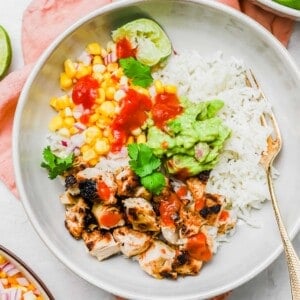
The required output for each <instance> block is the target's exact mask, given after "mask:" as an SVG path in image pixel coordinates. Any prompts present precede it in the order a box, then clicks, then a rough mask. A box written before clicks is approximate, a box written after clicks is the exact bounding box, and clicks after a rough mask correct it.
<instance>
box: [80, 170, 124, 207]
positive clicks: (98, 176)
mask: <svg viewBox="0 0 300 300" xmlns="http://www.w3.org/2000/svg"><path fill="white" fill-rule="evenodd" d="M76 178H77V180H78V182H79V188H80V192H82V187H83V184H84V183H85V182H93V183H94V187H93V189H94V191H93V192H94V193H91V199H89V201H92V202H94V201H95V200H98V201H102V202H104V203H105V204H116V203H117V199H116V197H115V195H116V193H117V189H118V186H117V184H116V182H115V178H114V175H113V174H112V173H111V172H103V171H101V170H99V169H97V168H86V169H84V170H82V171H80V172H78V173H77V175H76ZM89 193H90V192H89Z"/></svg>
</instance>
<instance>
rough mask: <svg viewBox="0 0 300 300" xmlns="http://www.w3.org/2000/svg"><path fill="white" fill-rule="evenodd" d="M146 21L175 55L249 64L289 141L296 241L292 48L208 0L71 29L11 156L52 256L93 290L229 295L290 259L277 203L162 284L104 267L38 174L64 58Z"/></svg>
mask: <svg viewBox="0 0 300 300" xmlns="http://www.w3.org/2000/svg"><path fill="white" fill-rule="evenodd" d="M141 16H146V17H149V18H152V19H154V20H156V21H157V22H158V23H159V24H161V26H162V27H163V28H164V29H165V30H166V32H167V34H168V35H169V37H170V39H171V41H172V43H173V46H174V49H175V50H176V51H181V50H184V49H196V50H198V51H200V53H201V54H202V55H209V54H210V53H212V52H215V51H217V50H221V51H222V52H223V53H224V56H225V57H228V56H235V57H237V58H240V59H242V60H243V61H244V62H245V63H246V64H247V66H248V67H249V68H251V69H252V71H253V72H254V74H255V76H256V78H257V80H258V82H259V83H260V86H261V88H262V89H263V91H264V93H265V95H266V96H267V98H268V99H269V100H270V101H271V103H272V104H273V107H274V111H275V113H276V116H277V118H278V122H279V126H280V128H281V131H282V135H283V138H284V148H283V150H282V153H281V155H280V158H279V160H278V161H277V168H278V169H279V171H280V174H281V175H280V177H279V179H278V180H277V181H276V192H277V195H278V198H279V200H280V207H281V210H282V216H283V219H284V221H285V223H286V226H287V229H288V232H289V234H290V235H291V237H293V236H295V234H296V233H297V231H298V229H299V225H300V210H299V205H298V201H299V200H298V199H297V195H298V194H299V188H298V185H299V184H298V182H300V172H299V170H300V159H299V149H300V122H299V115H300V101H299V99H300V73H299V70H298V69H297V67H296V64H295V63H294V61H293V60H292V58H291V57H290V56H289V54H288V52H287V50H286V49H285V48H284V47H283V46H282V45H281V44H280V43H279V42H278V41H277V40H276V39H275V38H274V37H273V36H272V35H271V34H270V33H269V32H268V31H267V30H266V29H264V28H263V27H262V26H260V25H259V24H258V23H257V22H255V21H253V20H251V19H250V18H249V17H247V16H245V15H244V14H242V13H240V12H238V11H236V10H234V9H231V8H229V7H227V6H225V5H222V4H220V3H217V2H214V1H210V0H206V1H205V0H199V1H183V0H164V1H161V0H148V1H121V2H118V3H114V4H111V5H109V6H106V7H103V8H100V9H99V10H96V11H94V12H92V13H91V14H89V15H87V16H86V17H84V18H83V19H81V20H80V21H78V22H77V23H75V24H74V25H73V26H71V27H70V28H69V29H68V30H66V31H65V32H64V33H63V34H62V35H61V36H60V37H58V38H57V39H56V40H55V41H54V43H53V44H52V45H51V46H50V47H49V48H48V49H47V50H46V51H45V53H44V54H43V55H42V57H41V58H40V59H39V61H38V62H37V63H36V65H35V68H34V70H33V72H32V73H31V75H30V77H29V79H28V81H27V83H26V85H25V87H24V89H23V92H22V95H21V97H20V100H19V103H18V107H17V111H16V115H15V122H14V132H13V154H14V165H15V174H16V180H17V186H18V190H19V193H20V196H21V198H22V203H23V205H24V207H25V210H26V212H27V214H28V216H29V218H30V220H31V222H32V224H33V225H34V227H35V229H36V230H37V232H38V233H39V235H40V236H41V238H42V239H43V241H44V242H45V243H46V245H47V246H48V247H49V248H50V249H51V251H53V253H54V254H55V255H56V256H57V257H58V258H59V259H60V260H61V261H62V262H63V263H65V264H66V265H67V266H68V267H69V268H70V269H71V270H73V271H74V272H75V273H76V274H78V275H79V276H81V277H82V278H84V279H85V280H87V281H89V282H90V283H92V284H94V285H96V286H98V287H100V288H103V289H105V290H107V291H110V292H112V293H114V294H116V295H120V296H123V297H126V298H130V299H139V300H142V299H143V300H145V299H147V300H157V299H164V300H167V299H169V300H191V299H194V300H195V299H200V298H209V297H212V296H215V295H218V294H221V293H223V292H226V291H228V290H231V289H233V288H235V287H237V286H239V285H241V284H243V283H245V282H246V281H248V280H250V279H251V278H253V277H254V276H255V275H257V274H258V273H259V272H260V271H262V270H263V269H265V268H266V267H267V266H269V265H270V264H271V263H272V262H273V261H274V260H275V258H276V257H277V256H278V255H279V254H280V252H281V251H282V245H281V241H280V238H279V233H278V229H277V227H276V223H275V218H274V215H273V211H272V208H271V205H270V203H267V204H265V205H264V206H263V208H262V210H260V211H257V212H254V213H253V214H254V217H255V219H256V220H257V222H258V223H259V224H260V225H261V226H260V228H251V227H249V226H246V225H244V226H239V227H238V230H237V233H236V234H235V235H234V236H233V237H232V238H231V239H230V242H229V243H227V244H225V245H223V246H222V248H221V249H220V251H219V252H218V254H217V255H216V256H215V257H214V259H213V261H212V262H211V263H209V264H206V265H205V267H204V268H203V269H202V270H201V272H200V274H199V275H198V276H193V277H185V278H180V279H178V280H176V281H174V280H168V279H166V280H156V279H154V278H151V277H150V276H148V275H147V274H145V273H144V272H143V271H142V270H141V269H140V268H139V265H138V264H137V263H136V262H133V261H131V260H128V259H124V258H123V257H121V256H118V257H113V258H111V259H108V260H105V261H102V262H98V261H96V259H95V258H94V257H91V256H90V255H88V254H87V253H86V252H85V250H84V245H83V242H82V241H76V240H74V239H73V238H72V237H71V236H70V234H69V233H68V231H67V230H66V229H65V227H64V207H63V206H62V205H61V203H60V201H59V198H58V197H59V194H60V193H61V192H63V187H62V185H61V183H60V182H58V181H50V180H49V179H48V178H47V175H46V173H45V170H43V169H42V168H41V167H40V163H41V159H42V149H43V148H44V147H45V144H46V138H45V137H46V135H47V133H48V131H47V124H48V121H49V120H50V118H51V116H52V112H51V109H50V108H49V99H50V98H51V97H53V96H55V95H58V94H59V93H60V91H59V87H58V78H59V74H60V72H61V70H62V65H63V62H64V60H65V59H66V58H70V57H71V58H72V57H73V58H74V57H77V56H78V55H79V53H81V51H82V49H84V47H85V46H86V44H87V43H89V42H91V41H99V42H100V43H101V44H104V45H105V44H106V42H107V41H108V40H109V39H110V33H111V30H113V29H115V28H117V27H118V26H120V25H121V24H122V23H125V22H126V21H129V20H132V19H135V18H138V17H141Z"/></svg>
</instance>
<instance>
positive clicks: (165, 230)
mask: <svg viewBox="0 0 300 300" xmlns="http://www.w3.org/2000/svg"><path fill="white" fill-rule="evenodd" d="M161 233H162V235H163V237H164V239H165V240H166V241H167V242H168V243H170V244H173V245H180V244H181V243H182V241H181V239H180V238H179V233H178V230H177V228H176V227H174V226H161Z"/></svg>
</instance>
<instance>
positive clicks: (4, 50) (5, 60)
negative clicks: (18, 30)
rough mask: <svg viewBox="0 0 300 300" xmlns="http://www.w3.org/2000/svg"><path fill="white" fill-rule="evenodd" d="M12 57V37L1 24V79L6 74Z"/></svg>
mask: <svg viewBox="0 0 300 300" xmlns="http://www.w3.org/2000/svg"><path fill="white" fill-rule="evenodd" d="M11 57H12V50H11V44H10V38H9V36H8V34H7V32H6V30H5V29H4V28H3V27H2V26H1V25H0V79H2V78H3V77H4V75H5V74H6V72H7V70H8V68H9V66H10V63H11Z"/></svg>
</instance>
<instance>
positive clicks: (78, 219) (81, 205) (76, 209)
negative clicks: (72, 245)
mask: <svg viewBox="0 0 300 300" xmlns="http://www.w3.org/2000/svg"><path fill="white" fill-rule="evenodd" d="M88 209H89V208H88V205H87V204H86V203H85V201H84V200H83V199H82V198H80V199H79V200H78V202H77V203H76V204H74V205H73V206H71V207H69V208H67V210H66V213H65V216H66V219H65V226H66V228H67V229H68V230H69V232H70V234H71V235H72V236H73V237H74V238H75V239H80V238H81V235H82V232H83V229H84V225H85V221H84V219H85V216H86V212H87V210H88Z"/></svg>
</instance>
